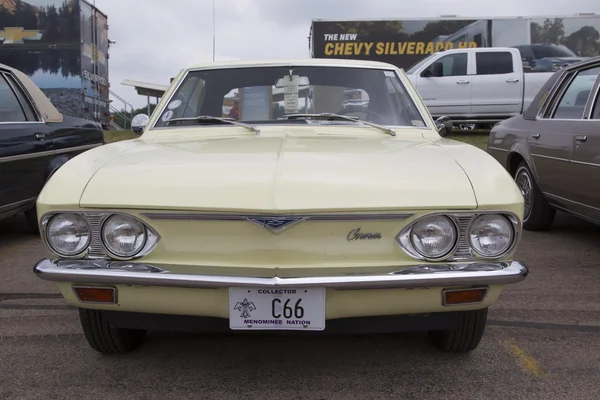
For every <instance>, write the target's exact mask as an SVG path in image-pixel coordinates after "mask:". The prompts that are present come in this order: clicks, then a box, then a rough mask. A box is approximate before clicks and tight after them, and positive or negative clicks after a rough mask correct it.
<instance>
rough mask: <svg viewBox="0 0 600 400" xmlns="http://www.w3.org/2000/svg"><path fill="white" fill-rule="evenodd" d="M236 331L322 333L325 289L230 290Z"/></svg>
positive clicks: (230, 317) (230, 312)
mask: <svg viewBox="0 0 600 400" xmlns="http://www.w3.org/2000/svg"><path fill="white" fill-rule="evenodd" d="M229 327H230V328H231V329H233V330H281V331H284V330H293V331H296V330H297V331H322V330H323V329H325V288H286V289H269V288H253V287H234V288H229Z"/></svg>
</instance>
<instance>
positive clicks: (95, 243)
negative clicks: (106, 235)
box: [83, 214, 110, 258]
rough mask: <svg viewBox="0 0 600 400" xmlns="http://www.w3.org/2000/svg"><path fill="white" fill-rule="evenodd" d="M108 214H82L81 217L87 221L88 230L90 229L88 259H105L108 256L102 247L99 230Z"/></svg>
mask: <svg viewBox="0 0 600 400" xmlns="http://www.w3.org/2000/svg"><path fill="white" fill-rule="evenodd" d="M109 215H110V214H83V217H84V218H85V219H86V220H87V221H88V224H89V225H90V228H92V242H91V243H90V247H89V250H88V256H89V257H90V258H96V257H100V258H105V257H107V256H108V254H107V252H106V250H105V249H104V245H102V239H100V228H101V226H102V223H103V222H104V220H105V219H106V218H107V217H108V216H109Z"/></svg>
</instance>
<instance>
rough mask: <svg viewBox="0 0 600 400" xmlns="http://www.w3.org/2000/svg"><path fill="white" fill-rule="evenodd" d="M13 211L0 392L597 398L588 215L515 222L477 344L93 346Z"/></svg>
mask: <svg viewBox="0 0 600 400" xmlns="http://www.w3.org/2000/svg"><path fill="white" fill-rule="evenodd" d="M44 256H46V251H45V249H44V248H43V246H42V244H41V241H40V239H39V237H37V236H34V235H31V234H27V233H26V232H25V229H24V224H23V219H22V217H19V218H13V219H10V220H7V221H2V222H0V274H1V275H0V399H3V400H4V399H6V400H9V399H10V400H12V399H19V400H20V399H45V400H47V399H53V400H54V399H86V400H87V399H126V398H127V399H188V398H189V399H259V400H265V399H315V400H318V399H343V400H349V399H379V398H393V399H436V400H437V399H454V398H456V399H462V400H464V399H504V400H506V399H511V400H512V399H528V400H530V399H561V400H563V399H578V400H579V399H594V400H597V399H599V398H600V383H599V382H600V227H597V226H594V225H591V224H589V223H586V222H583V221H580V220H578V219H576V218H573V217H569V216H566V215H563V214H559V215H558V216H557V220H556V222H555V224H554V226H553V228H552V230H551V231H548V232H543V233H532V232H525V233H524V235H523V239H522V241H521V244H520V246H519V249H518V251H517V254H516V257H515V259H518V260H520V261H524V262H525V263H526V264H527V265H528V266H529V268H530V271H531V272H530V275H529V277H528V278H527V280H525V281H524V282H522V283H519V284H517V285H513V286H511V287H510V288H509V289H508V290H507V291H506V292H505V294H504V295H503V297H502V298H501V299H500V302H499V303H497V304H496V305H494V306H493V307H492V308H490V313H489V323H488V328H487V330H486V333H485V336H484V338H483V340H482V343H481V344H480V346H479V348H478V349H477V350H476V351H474V352H473V353H471V354H468V355H458V356H457V355H452V354H443V353H440V352H438V351H437V350H435V349H434V348H433V347H432V346H431V345H430V344H429V342H428V340H427V336H426V335H424V334H401V335H371V336H327V337H281V336H236V335H227V336H219V335H197V334H180V333H162V332H150V333H149V335H148V337H147V340H146V342H145V344H144V345H143V347H141V348H140V349H139V350H138V351H136V352H135V353H131V354H129V355H125V356H101V355H99V354H97V353H96V352H94V351H93V350H92V349H91V348H90V347H89V346H88V345H87V342H86V341H85V339H84V338H83V335H82V333H81V328H80V326H79V321H78V317H77V314H76V311H74V310H73V309H71V308H70V307H67V306H66V305H65V303H64V302H63V300H62V298H61V297H60V296H59V295H58V292H57V290H56V289H55V287H54V285H53V284H51V283H48V282H43V281H41V280H39V279H37V278H36V277H35V276H34V275H33V272H32V267H33V265H34V263H35V262H36V261H38V260H39V259H40V258H42V257H44Z"/></svg>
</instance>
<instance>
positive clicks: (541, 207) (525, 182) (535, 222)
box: [514, 162, 556, 231]
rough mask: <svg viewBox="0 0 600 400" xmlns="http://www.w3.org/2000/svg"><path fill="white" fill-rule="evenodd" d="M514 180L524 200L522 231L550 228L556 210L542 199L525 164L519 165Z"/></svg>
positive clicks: (542, 196)
mask: <svg viewBox="0 0 600 400" xmlns="http://www.w3.org/2000/svg"><path fill="white" fill-rule="evenodd" d="M514 178H515V182H516V183H517V186H518V187H519V190H521V194H522V195H523V198H524V199H525V210H524V214H523V229H526V230H528V231H541V230H545V229H548V228H550V226H551V225H552V222H554V217H555V216H556V209H554V208H553V207H552V206H551V205H550V204H549V203H548V201H547V200H546V198H545V197H544V195H543V193H542V191H541V190H540V188H539V187H538V185H537V182H536V181H535V178H534V177H533V173H532V172H531V169H530V168H529V166H528V165H527V164H526V163H525V162H521V163H520V164H519V167H518V168H517V171H516V172H515V177H514Z"/></svg>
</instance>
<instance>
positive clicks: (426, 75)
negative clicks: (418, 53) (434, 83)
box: [421, 66, 431, 78]
mask: <svg viewBox="0 0 600 400" xmlns="http://www.w3.org/2000/svg"><path fill="white" fill-rule="evenodd" d="M430 76H431V66H429V67H427V68H425V69H424V70H423V72H421V77H422V78H429V77H430Z"/></svg>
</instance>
